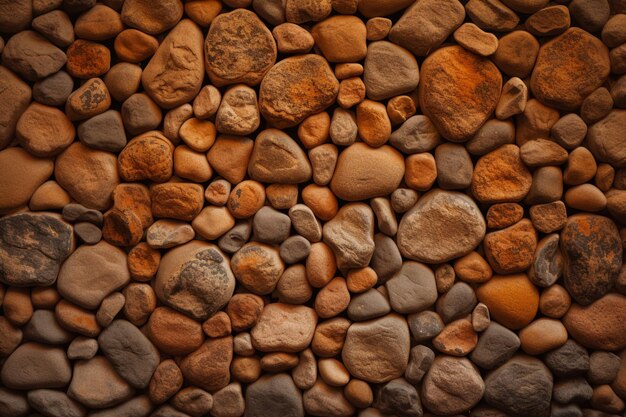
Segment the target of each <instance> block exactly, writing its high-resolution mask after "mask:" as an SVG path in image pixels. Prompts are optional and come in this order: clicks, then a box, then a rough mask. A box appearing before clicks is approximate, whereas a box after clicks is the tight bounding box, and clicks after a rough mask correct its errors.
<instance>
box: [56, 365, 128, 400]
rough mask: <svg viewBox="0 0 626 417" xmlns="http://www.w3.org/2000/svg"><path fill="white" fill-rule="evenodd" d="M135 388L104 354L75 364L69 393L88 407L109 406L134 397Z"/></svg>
mask: <svg viewBox="0 0 626 417" xmlns="http://www.w3.org/2000/svg"><path fill="white" fill-rule="evenodd" d="M133 393H134V390H133V388H132V387H131V386H130V385H128V384H127V383H126V381H125V380H124V379H122V377H120V376H119V375H118V374H117V372H115V369H113V366H112V365H111V363H110V362H109V361H108V360H107V359H106V358H105V357H104V356H95V357H94V358H92V359H89V360H87V361H80V362H77V363H76V365H74V374H73V376H72V382H71V383H70V386H69V388H68V390H67V394H68V395H69V396H70V397H71V398H73V399H75V400H77V401H78V402H79V403H81V404H82V405H84V406H85V407H88V408H107V407H111V406H114V405H117V404H120V403H122V402H124V401H126V400H128V399H130V398H131V397H132V395H133Z"/></svg>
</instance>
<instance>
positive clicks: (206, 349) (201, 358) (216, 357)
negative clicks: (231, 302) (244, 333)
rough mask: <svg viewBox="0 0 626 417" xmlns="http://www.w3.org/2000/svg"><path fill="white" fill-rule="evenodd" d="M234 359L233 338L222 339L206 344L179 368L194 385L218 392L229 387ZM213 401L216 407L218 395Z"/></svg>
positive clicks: (182, 362)
mask: <svg viewBox="0 0 626 417" xmlns="http://www.w3.org/2000/svg"><path fill="white" fill-rule="evenodd" d="M232 359H233V338H232V337H231V336H228V337H220V338H216V339H209V340H207V341H206V342H204V343H203V344H202V346H200V348H198V349H197V350H195V351H193V352H191V353H190V354H189V355H187V356H185V357H184V358H183V359H182V360H181V361H180V362H179V366H180V369H181V371H182V372H183V375H184V377H185V378H186V379H187V380H188V381H189V382H190V383H191V384H192V385H196V386H198V387H200V388H202V389H204V390H207V391H216V390H219V389H222V388H224V387H226V386H227V385H228V381H229V380H230V364H231V361H232ZM213 400H214V406H215V405H216V403H217V401H218V398H217V394H216V393H214V394H213ZM238 415H240V414H238Z"/></svg>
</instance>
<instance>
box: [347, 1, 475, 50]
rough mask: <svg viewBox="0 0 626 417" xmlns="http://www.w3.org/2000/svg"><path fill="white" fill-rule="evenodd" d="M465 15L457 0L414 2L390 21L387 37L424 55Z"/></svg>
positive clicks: (449, 32) (459, 23) (436, 45)
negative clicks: (398, 16) (394, 20)
mask: <svg viewBox="0 0 626 417" xmlns="http://www.w3.org/2000/svg"><path fill="white" fill-rule="evenodd" d="M407 4H408V2H407ZM359 8H360V9H361V8H363V7H362V6H359ZM464 19H465V10H464V9H463V5H462V4H461V3H459V2H458V1H456V0H446V1H443V2H437V1H433V0H430V1H426V2H420V3H419V4H417V3H414V4H412V5H411V6H410V7H409V8H408V9H406V11H405V12H404V13H403V14H402V16H401V17H400V19H399V20H398V21H397V22H396V24H395V25H393V27H392V28H391V31H390V32H389V40H391V41H392V42H393V43H395V44H398V45H400V46H402V47H404V48H407V49H408V50H410V51H411V52H413V53H414V54H415V55H417V56H426V55H427V54H428V53H429V52H430V51H431V50H434V49H436V48H437V47H438V46H439V45H441V44H442V43H443V42H444V41H445V40H446V38H447V37H448V36H449V35H451V34H452V32H454V30H455V29H456V28H458V27H459V26H461V23H463V20H464Z"/></svg>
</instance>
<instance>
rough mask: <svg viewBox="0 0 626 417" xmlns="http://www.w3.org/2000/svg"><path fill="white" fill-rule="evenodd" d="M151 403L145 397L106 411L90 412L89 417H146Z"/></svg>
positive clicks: (136, 398)
mask: <svg viewBox="0 0 626 417" xmlns="http://www.w3.org/2000/svg"><path fill="white" fill-rule="evenodd" d="M152 407H153V405H152V402H151V401H150V397H148V396H147V395H140V396H139V397H135V398H132V399H130V400H128V401H126V402H124V403H122V404H120V405H118V406H115V407H112V408H107V409H106V410H98V411H92V412H91V413H90V414H89V417H147V416H148V414H150V412H151V411H152Z"/></svg>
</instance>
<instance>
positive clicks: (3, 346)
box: [0, 297, 24, 403]
mask: <svg viewBox="0 0 626 417" xmlns="http://www.w3.org/2000/svg"><path fill="white" fill-rule="evenodd" d="M5 298H6V297H5ZM0 330H2V337H1V338H0V356H2V357H3V358H4V357H7V356H9V355H10V354H11V353H13V351H14V350H15V349H17V347H18V346H19V345H20V343H22V340H23V336H24V333H23V332H22V330H21V329H20V328H19V327H16V326H15V325H14V324H13V323H12V322H11V321H9V320H8V319H7V318H5V317H2V318H0ZM0 403H1V401H0Z"/></svg>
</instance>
